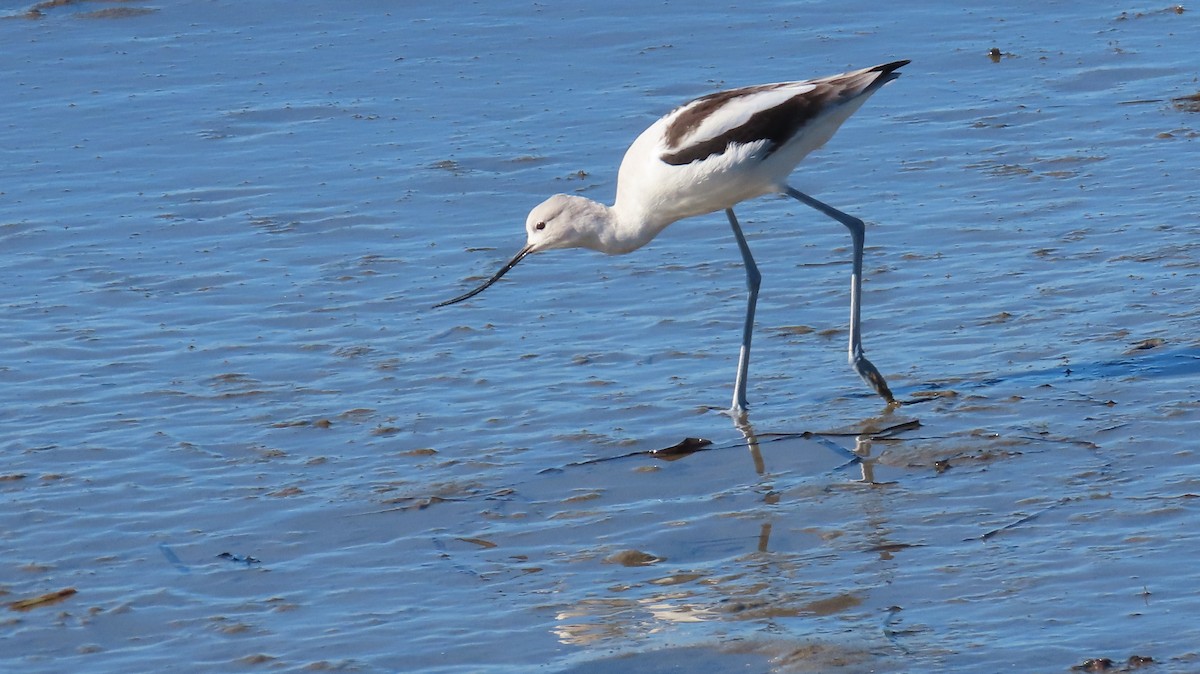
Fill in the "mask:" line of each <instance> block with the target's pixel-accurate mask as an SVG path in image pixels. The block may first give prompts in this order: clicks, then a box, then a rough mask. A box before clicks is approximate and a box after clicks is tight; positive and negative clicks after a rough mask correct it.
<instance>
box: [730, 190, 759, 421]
mask: <svg viewBox="0 0 1200 674" xmlns="http://www.w3.org/2000/svg"><path fill="white" fill-rule="evenodd" d="M725 215H726V216H728V217H729V226H730V227H732V228H733V236H734V237H735V238H736V239H737V244H738V250H740V251H742V262H743V263H744V264H745V266H746V289H747V290H748V291H749V297H748V299H747V300H746V323H745V325H743V326H742V352H741V354H740V356H739V357H738V369H737V381H736V382H734V385H733V408H732V409H730V412H731V413H733V415H734V416H735V417H736V416H742V415H744V414H745V413H746V408H747V407H749V405H748V404H747V403H746V376H747V371H748V370H749V369H750V337H751V336H752V334H753V332H754V308H755V306H756V305H757V304H758V286H759V283H760V282H761V281H762V274H760V273H758V265H756V264H754V256H753V255H751V254H750V246H749V245H747V244H746V235H744V234H742V228H741V226H740V225H738V221H737V216H735V215H734V214H733V209H732V208H727V209H725Z"/></svg>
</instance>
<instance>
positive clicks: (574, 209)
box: [434, 194, 613, 309]
mask: <svg viewBox="0 0 1200 674" xmlns="http://www.w3.org/2000/svg"><path fill="white" fill-rule="evenodd" d="M610 218H611V216H610V214H609V208H608V207H607V206H604V205H603V204H599V203H596V202H595V201H592V200H591V199H585V198H584V197H577V196H572V195H569V194H556V195H554V196H552V197H550V198H549V199H547V200H545V201H543V202H542V203H540V204H538V205H537V206H535V207H534V209H533V210H532V211H530V212H529V217H528V218H526V219H525V234H526V241H525V247H524V248H522V249H521V250H520V252H518V253H517V254H516V255H515V256H513V259H511V260H509V261H508V263H507V264H505V265H504V266H503V267H501V268H500V271H498V272H496V273H495V274H494V275H493V276H492V277H491V278H490V279H488V280H487V281H485V282H484V283H483V285H480V286H479V287H478V288H475V289H474V290H472V291H470V292H468V293H466V294H463V295H460V296H458V297H455V298H454V299H452V300H446V301H445V302H441V303H439V304H435V305H434V308H435V309H436V308H437V307H444V306H446V305H447V304H456V303H458V302H462V301H463V300H465V299H469V298H471V297H474V296H476V295H478V294H479V293H481V292H483V291H484V290H486V289H487V288H488V287H489V286H491V285H492V284H493V283H495V282H496V281H499V280H500V277H501V276H504V275H505V274H507V273H508V271H509V270H510V269H512V268H513V267H515V266H517V263H518V262H520V261H521V260H523V259H525V256H527V255H529V254H530V253H538V252H541V251H543V250H557V249H560V248H591V249H592V250H599V251H604V252H613V251H612V250H610V249H608V248H606V247H605V244H604V243H603V239H604V235H605V234H607V233H609V232H608V229H609V228H608V224H609V222H610Z"/></svg>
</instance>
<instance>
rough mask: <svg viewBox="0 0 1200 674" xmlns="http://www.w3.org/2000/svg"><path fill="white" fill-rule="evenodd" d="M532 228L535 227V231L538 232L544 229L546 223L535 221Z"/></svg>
mask: <svg viewBox="0 0 1200 674" xmlns="http://www.w3.org/2000/svg"><path fill="white" fill-rule="evenodd" d="M533 228H534V229H536V230H537V231H539V232H540V231H542V230H543V229H545V228H546V223H545V222H539V223H537V224H536V225H534V226H533Z"/></svg>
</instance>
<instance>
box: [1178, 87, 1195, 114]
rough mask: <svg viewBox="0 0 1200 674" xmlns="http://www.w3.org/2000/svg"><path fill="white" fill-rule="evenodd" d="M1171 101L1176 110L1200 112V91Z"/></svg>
mask: <svg viewBox="0 0 1200 674" xmlns="http://www.w3.org/2000/svg"><path fill="white" fill-rule="evenodd" d="M1171 103H1172V104H1173V105H1174V106H1175V109H1176V110H1180V111H1182V112H1200V91H1198V92H1196V93H1194V94H1192V95H1191V96H1180V97H1179V98H1172V99H1171Z"/></svg>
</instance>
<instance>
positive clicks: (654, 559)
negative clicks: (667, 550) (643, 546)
mask: <svg viewBox="0 0 1200 674" xmlns="http://www.w3.org/2000/svg"><path fill="white" fill-rule="evenodd" d="M662 561H666V558H665V557H659V556H657V555H652V554H650V553H648V552H642V551H641V550H622V551H620V552H616V553H613V554H611V555H609V556H608V557H605V558H604V563H605V564H620V565H621V566H650V565H651V564H657V563H659V562H662Z"/></svg>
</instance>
